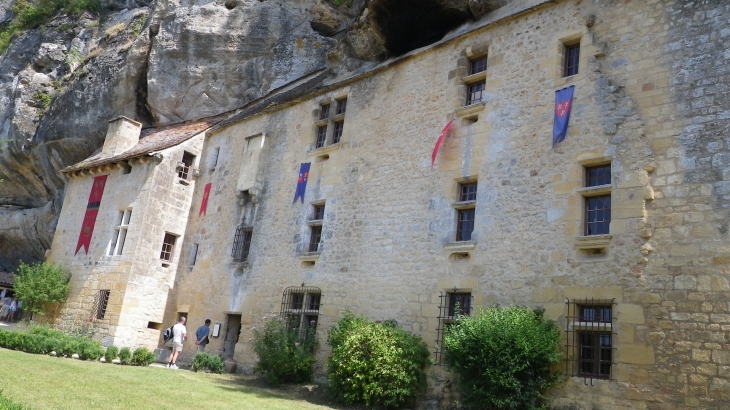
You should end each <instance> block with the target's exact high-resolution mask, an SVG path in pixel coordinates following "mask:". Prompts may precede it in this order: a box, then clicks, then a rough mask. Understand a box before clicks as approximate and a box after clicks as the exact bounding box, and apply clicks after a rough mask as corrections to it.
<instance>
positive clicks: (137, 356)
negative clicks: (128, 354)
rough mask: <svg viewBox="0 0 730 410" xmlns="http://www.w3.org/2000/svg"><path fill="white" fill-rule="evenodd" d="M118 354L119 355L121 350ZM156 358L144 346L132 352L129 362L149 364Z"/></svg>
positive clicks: (138, 364)
mask: <svg viewBox="0 0 730 410" xmlns="http://www.w3.org/2000/svg"><path fill="white" fill-rule="evenodd" d="M119 355H120V356H121V352H120V354H119ZM156 358H157V357H156V356H155V354H154V353H152V352H150V351H149V350H147V348H146V347H139V348H137V349H135V351H134V354H132V361H131V364H132V365H133V366H149V365H151V364H152V363H154V362H155V359H156Z"/></svg>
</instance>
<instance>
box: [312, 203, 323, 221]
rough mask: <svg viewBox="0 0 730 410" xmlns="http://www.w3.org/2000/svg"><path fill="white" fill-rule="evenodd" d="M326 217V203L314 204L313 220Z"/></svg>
mask: <svg viewBox="0 0 730 410" xmlns="http://www.w3.org/2000/svg"><path fill="white" fill-rule="evenodd" d="M323 219H324V205H314V212H313V213H312V220H313V221H321V220H323Z"/></svg>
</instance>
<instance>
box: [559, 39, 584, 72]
mask: <svg viewBox="0 0 730 410" xmlns="http://www.w3.org/2000/svg"><path fill="white" fill-rule="evenodd" d="M579 60H580V43H578V44H573V45H569V46H568V45H566V46H565V61H564V62H563V77H570V76H571V75H576V74H578V62H579Z"/></svg>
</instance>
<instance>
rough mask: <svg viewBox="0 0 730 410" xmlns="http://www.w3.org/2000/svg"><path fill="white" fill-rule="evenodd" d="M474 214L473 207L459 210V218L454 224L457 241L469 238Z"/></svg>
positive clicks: (472, 229)
mask: <svg viewBox="0 0 730 410" xmlns="http://www.w3.org/2000/svg"><path fill="white" fill-rule="evenodd" d="M474 215H475V210H474V208H472V209H462V210H459V219H458V223H457V226H456V241H457V242H460V241H470V240H471V234H472V232H474Z"/></svg>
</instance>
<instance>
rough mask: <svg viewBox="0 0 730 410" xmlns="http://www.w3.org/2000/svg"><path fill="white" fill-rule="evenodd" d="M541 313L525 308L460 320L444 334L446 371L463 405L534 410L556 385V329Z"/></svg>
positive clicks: (482, 312) (486, 312)
mask: <svg viewBox="0 0 730 410" xmlns="http://www.w3.org/2000/svg"><path fill="white" fill-rule="evenodd" d="M542 313H543V312H542V311H539V310H533V309H530V308H528V307H524V306H517V307H497V306H493V307H490V308H487V309H482V310H480V311H479V312H478V313H477V314H476V315H474V316H459V317H458V318H457V319H456V322H455V323H454V324H452V325H451V326H450V327H449V328H448V329H447V331H446V334H445V336H444V346H445V348H446V355H445V362H446V366H447V368H448V369H449V370H450V371H452V372H453V373H454V375H455V376H456V380H455V383H456V386H457V388H458V390H459V393H460V394H461V400H462V401H463V403H464V404H465V405H466V406H467V407H468V408H472V409H490V410H492V409H495V410H496V409H500V410H502V409H510V410H512V409H515V410H516V409H520V410H522V409H536V408H541V407H542V406H543V405H544V403H541V400H542V399H543V397H542V394H541V391H542V390H544V389H547V388H549V387H551V386H553V385H555V384H556V383H557V381H558V377H557V375H556V374H554V373H552V372H551V369H550V367H551V365H553V364H554V363H557V362H558V361H560V360H561V354H560V353H559V351H558V347H559V345H560V330H559V329H558V327H557V326H556V325H555V323H554V322H553V321H551V320H547V319H544V318H543V317H542Z"/></svg>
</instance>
